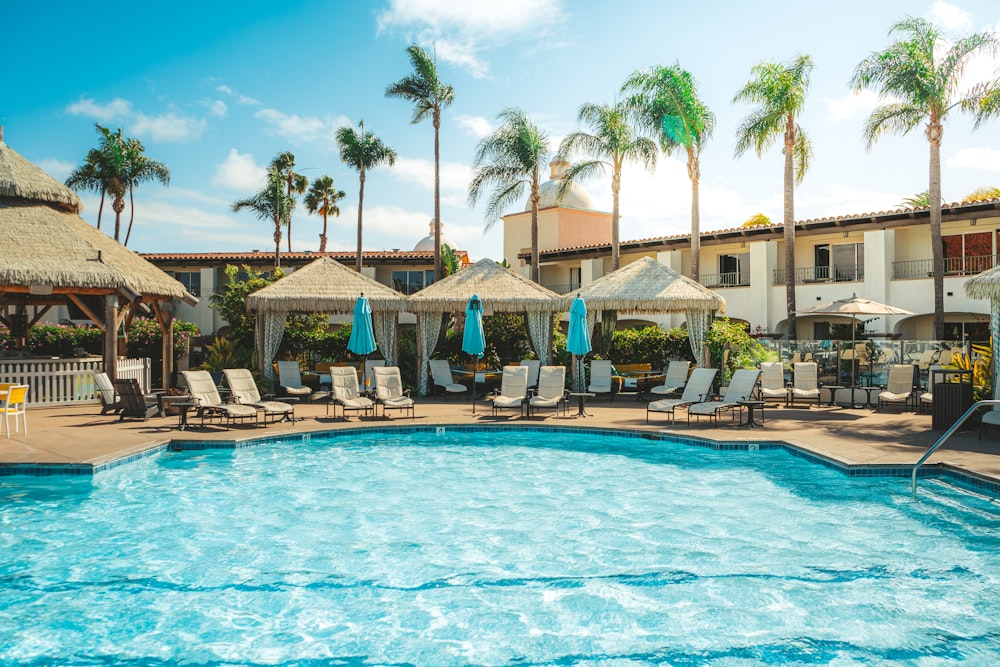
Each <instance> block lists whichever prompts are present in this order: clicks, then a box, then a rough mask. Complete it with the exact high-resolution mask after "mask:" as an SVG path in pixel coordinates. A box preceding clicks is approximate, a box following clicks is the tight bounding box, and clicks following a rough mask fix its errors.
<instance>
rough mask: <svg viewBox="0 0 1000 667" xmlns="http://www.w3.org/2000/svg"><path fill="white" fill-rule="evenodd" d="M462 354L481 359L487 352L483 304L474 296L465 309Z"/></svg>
mask: <svg viewBox="0 0 1000 667" xmlns="http://www.w3.org/2000/svg"><path fill="white" fill-rule="evenodd" d="M462 352H465V353H466V354H471V355H472V356H474V357H481V356H483V353H484V352H486V334H484V333H483V302H482V300H481V299H480V298H479V296H478V295H476V294H473V295H472V298H471V299H469V304H468V305H467V306H466V307H465V330H464V331H463V332H462Z"/></svg>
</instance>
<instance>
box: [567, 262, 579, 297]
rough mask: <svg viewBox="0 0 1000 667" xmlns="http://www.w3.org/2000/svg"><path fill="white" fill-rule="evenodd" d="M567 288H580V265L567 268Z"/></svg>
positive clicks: (571, 289)
mask: <svg viewBox="0 0 1000 667" xmlns="http://www.w3.org/2000/svg"><path fill="white" fill-rule="evenodd" d="M569 289H570V291H571V292H572V291H573V290H575V289H580V267H579V266H578V267H576V268H571V269H570V270H569Z"/></svg>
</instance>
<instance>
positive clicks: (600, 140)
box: [557, 102, 657, 271]
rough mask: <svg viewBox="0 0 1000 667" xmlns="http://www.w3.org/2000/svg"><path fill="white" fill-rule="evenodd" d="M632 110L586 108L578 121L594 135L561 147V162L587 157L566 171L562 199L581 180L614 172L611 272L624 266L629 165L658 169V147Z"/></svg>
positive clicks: (579, 135)
mask: <svg viewBox="0 0 1000 667" xmlns="http://www.w3.org/2000/svg"><path fill="white" fill-rule="evenodd" d="M629 115H630V112H629V107H628V105H626V104H625V103H624V102H619V103H617V104H614V105H608V104H584V105H583V106H581V107H580V112H579V114H578V120H579V121H580V123H582V124H583V125H585V126H587V127H588V128H589V129H590V132H584V131H581V130H578V131H576V132H571V133H570V134H569V135H567V137H566V138H565V139H563V141H562V143H561V144H560V145H559V153H558V155H557V159H559V160H572V158H573V157H576V156H578V155H579V156H584V157H585V158H587V159H584V160H583V161H582V162H577V163H576V164H573V165H572V166H570V168H569V169H567V170H566V173H565V174H564V175H563V177H562V179H561V180H560V182H559V190H558V198H559V199H562V197H563V196H565V195H566V193H568V192H569V189H570V186H571V185H572V184H573V183H574V182H575V181H577V180H579V179H581V178H587V177H589V176H592V175H594V174H597V173H605V171H606V170H608V169H610V171H611V202H612V203H611V270H612V271H616V270H618V268H619V267H620V266H621V252H620V248H619V239H618V228H619V218H620V215H619V196H620V194H621V186H622V168H623V167H624V166H625V163H626V162H638V163H640V164H641V165H642V166H643V167H645V168H646V169H647V170H649V171H652V170H653V169H655V168H656V152H657V148H656V144H655V143H653V142H652V141H651V140H650V139H649V138H647V137H643V136H639V135H638V133H637V131H636V129H635V127H633V124H632V122H631V120H630V118H629Z"/></svg>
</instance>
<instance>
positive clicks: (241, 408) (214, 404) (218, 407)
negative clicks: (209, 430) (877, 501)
mask: <svg viewBox="0 0 1000 667" xmlns="http://www.w3.org/2000/svg"><path fill="white" fill-rule="evenodd" d="M181 375H183V376H184V381H185V382H186V383H187V386H188V392H190V394H191V401H192V402H193V403H197V404H198V407H197V408H196V412H195V417H199V418H200V419H201V425H202V426H204V425H205V422H206V421H207V420H211V419H215V418H218V419H220V420H221V419H224V420H226V428H229V427H230V426H231V425H232V423H233V422H234V421H236V420H240V421H241V422H245V421H246V420H248V419H253V422H254V424H253V425H254V427H256V426H257V408H255V407H253V406H251V405H240V404H239V403H223V402H222V398H221V397H220V396H219V389H218V388H217V387H216V386H215V380H213V379H212V376H211V374H209V372H208V371H181Z"/></svg>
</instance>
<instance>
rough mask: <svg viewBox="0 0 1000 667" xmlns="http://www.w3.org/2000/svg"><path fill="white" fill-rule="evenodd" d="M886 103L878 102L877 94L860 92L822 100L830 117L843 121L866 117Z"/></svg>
mask: <svg viewBox="0 0 1000 667" xmlns="http://www.w3.org/2000/svg"><path fill="white" fill-rule="evenodd" d="M888 101H889V100H879V96H878V94H877V93H875V92H874V91H871V90H862V91H860V92H857V93H855V92H849V93H847V94H846V95H844V96H843V97H840V98H829V97H828V98H825V99H824V100H823V103H824V104H825V105H826V108H827V110H828V111H829V112H830V115H831V116H833V117H834V118H837V119H845V118H859V117H861V116H867V115H868V114H869V113H870V112H871V110H872V109H874V108H875V107H876V106H878V105H879V104H885V103H888Z"/></svg>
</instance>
